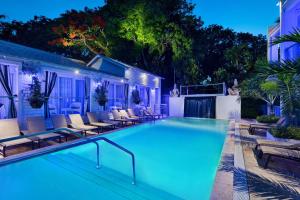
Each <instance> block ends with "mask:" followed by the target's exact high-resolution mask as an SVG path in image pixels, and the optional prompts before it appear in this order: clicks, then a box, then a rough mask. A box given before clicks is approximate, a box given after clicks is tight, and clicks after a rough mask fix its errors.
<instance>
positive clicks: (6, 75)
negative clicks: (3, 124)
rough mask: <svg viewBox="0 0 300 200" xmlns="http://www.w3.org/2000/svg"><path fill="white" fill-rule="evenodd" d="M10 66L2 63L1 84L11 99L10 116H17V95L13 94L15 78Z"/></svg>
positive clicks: (0, 69)
mask: <svg viewBox="0 0 300 200" xmlns="http://www.w3.org/2000/svg"><path fill="white" fill-rule="evenodd" d="M12 78H13V76H11V73H10V68H9V66H8V65H0V84H1V86H2V88H3V90H4V91H5V94H6V96H7V98H8V99H9V106H8V107H9V108H8V118H16V117H17V109H16V105H15V100H14V99H15V98H16V96H15V95H14V94H13V92H14V86H13V83H14V81H15V80H13V79H12Z"/></svg>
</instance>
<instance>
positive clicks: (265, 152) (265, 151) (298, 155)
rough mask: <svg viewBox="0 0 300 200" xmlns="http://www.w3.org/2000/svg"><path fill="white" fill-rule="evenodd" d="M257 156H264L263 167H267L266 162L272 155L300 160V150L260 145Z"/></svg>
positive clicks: (267, 162)
mask: <svg viewBox="0 0 300 200" xmlns="http://www.w3.org/2000/svg"><path fill="white" fill-rule="evenodd" d="M258 156H259V158H263V156H266V157H267V158H266V161H265V163H264V166H263V167H264V168H267V167H268V164H269V162H270V160H271V158H272V157H278V158H283V159H288V160H294V161H298V162H300V150H292V149H285V148H278V147H270V146H260V153H259V155H258Z"/></svg>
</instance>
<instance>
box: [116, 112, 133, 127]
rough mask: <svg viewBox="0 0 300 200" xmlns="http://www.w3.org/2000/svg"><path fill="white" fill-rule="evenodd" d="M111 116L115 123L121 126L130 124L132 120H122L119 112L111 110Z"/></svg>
mask: <svg viewBox="0 0 300 200" xmlns="http://www.w3.org/2000/svg"><path fill="white" fill-rule="evenodd" d="M112 115H113V118H114V120H115V121H119V122H121V123H122V124H123V125H124V124H128V123H132V120H130V119H124V118H122V116H121V115H120V113H119V111H117V110H113V111H112Z"/></svg>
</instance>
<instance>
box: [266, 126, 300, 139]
mask: <svg viewBox="0 0 300 200" xmlns="http://www.w3.org/2000/svg"><path fill="white" fill-rule="evenodd" d="M271 133H272V135H273V136H275V137H278V138H285V139H296V140H300V127H291V126H290V127H278V128H272V129H271Z"/></svg>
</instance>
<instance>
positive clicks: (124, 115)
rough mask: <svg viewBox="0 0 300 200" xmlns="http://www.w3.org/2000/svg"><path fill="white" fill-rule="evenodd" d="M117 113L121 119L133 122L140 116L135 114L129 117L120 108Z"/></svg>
mask: <svg viewBox="0 0 300 200" xmlns="http://www.w3.org/2000/svg"><path fill="white" fill-rule="evenodd" d="M119 114H120V116H121V118H122V119H127V120H131V121H132V122H133V123H135V122H137V121H139V120H140V118H139V117H136V116H135V117H130V116H129V115H128V113H127V112H126V110H120V111H119Z"/></svg>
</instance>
